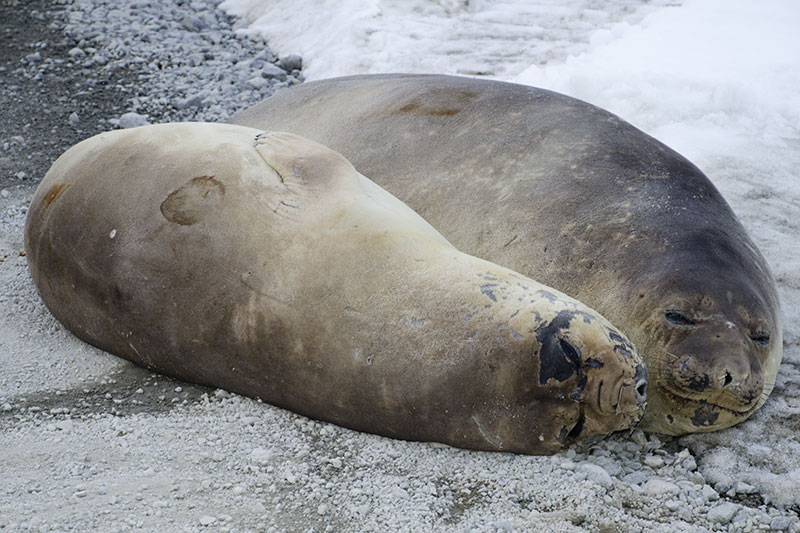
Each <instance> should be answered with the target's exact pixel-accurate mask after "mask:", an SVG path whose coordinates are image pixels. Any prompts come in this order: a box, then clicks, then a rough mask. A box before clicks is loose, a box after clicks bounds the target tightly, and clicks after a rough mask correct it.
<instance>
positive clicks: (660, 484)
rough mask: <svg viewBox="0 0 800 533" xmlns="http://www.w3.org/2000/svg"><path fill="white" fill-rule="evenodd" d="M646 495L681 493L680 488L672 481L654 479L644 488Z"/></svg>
mask: <svg viewBox="0 0 800 533" xmlns="http://www.w3.org/2000/svg"><path fill="white" fill-rule="evenodd" d="M642 489H643V490H644V492H645V494H668V493H675V492H678V491H680V488H679V487H678V485H676V484H675V483H672V482H671V481H666V480H664V479H657V478H653V479H651V480H649V481H648V482H647V483H645V484H644V485H643V486H642Z"/></svg>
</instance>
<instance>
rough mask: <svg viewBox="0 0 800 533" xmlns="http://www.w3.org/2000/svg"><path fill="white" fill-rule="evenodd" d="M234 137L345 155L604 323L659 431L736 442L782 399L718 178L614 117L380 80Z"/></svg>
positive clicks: (753, 275)
mask: <svg viewBox="0 0 800 533" xmlns="http://www.w3.org/2000/svg"><path fill="white" fill-rule="evenodd" d="M233 122H235V123H238V124H244V125H247V126H253V127H258V128H271V129H280V130H285V131H291V132H293V133H297V134H300V135H304V136H306V137H309V138H311V139H314V140H316V141H319V142H321V143H323V144H326V145H328V146H330V147H331V148H333V149H335V150H337V151H339V152H341V153H342V154H343V155H344V156H345V157H347V158H348V159H349V160H350V161H351V162H352V163H353V164H354V165H355V167H356V168H357V169H358V170H359V171H360V172H363V173H364V174H366V175H367V176H369V177H370V178H371V179H373V180H375V182H376V183H378V184H379V185H381V186H383V187H385V188H386V189H387V190H388V191H389V192H391V193H392V194H394V195H395V196H397V197H398V198H399V199H400V200H402V201H404V202H406V203H407V204H408V205H409V206H410V207H411V208H412V209H414V210H415V211H417V212H418V213H419V214H420V215H422V216H423V217H424V218H425V219H426V220H428V221H429V222H430V223H431V224H432V225H433V226H434V227H436V228H437V229H438V230H439V231H441V232H442V233H443V234H444V235H445V236H446V237H447V238H448V239H449V240H450V241H451V242H452V243H453V244H454V245H455V246H456V247H457V248H458V249H460V250H463V251H465V252H467V253H470V254H474V255H477V256H479V257H483V258H485V259H488V260H490V261H493V262H495V263H498V264H501V265H503V266H506V267H508V268H511V269H513V270H516V271H518V272H520V273H522V274H525V275H527V276H530V277H532V278H534V279H537V280H538V281H540V282H543V283H546V284H547V285H552V286H553V287H555V288H557V289H559V290H561V291H563V292H565V293H567V294H569V295H570V296H573V297H575V298H577V299H579V300H580V301H582V302H584V303H586V304H587V305H589V306H591V307H593V308H595V309H597V310H598V311H599V312H600V313H602V314H603V315H604V316H605V317H607V318H608V319H609V320H611V322H612V323H614V324H615V325H616V326H618V327H619V328H620V329H622V330H623V331H624V332H626V333H627V334H628V335H630V338H631V340H633V342H634V344H635V345H636V346H637V347H638V348H639V349H640V350H641V352H642V354H643V355H644V357H645V360H646V361H647V365H648V368H649V371H650V381H651V384H652V386H651V388H650V391H649V400H648V409H647V414H646V415H645V419H644V422H643V427H644V428H645V429H648V430H652V431H659V432H662V433H668V434H681V433H687V432H697V431H710V430H714V429H720V428H724V427H727V426H730V425H732V424H735V423H737V422H740V421H742V420H744V419H746V418H747V417H748V416H750V415H751V414H752V413H753V412H754V411H755V410H756V409H758V407H760V406H761V405H762V404H763V403H764V401H765V400H766V398H767V396H768V395H769V393H770V392H771V391H772V387H773V385H774V382H775V375H776V373H777V370H778V366H779V364H780V360H781V356H782V353H783V345H782V335H781V324H780V310H779V306H778V297H777V291H776V288H775V282H774V280H773V278H772V276H771V275H770V272H769V268H768V267H767V263H766V261H765V260H764V258H763V257H762V256H761V254H760V253H759V251H758V249H757V247H756V246H755V245H754V244H753V242H752V241H751V240H750V238H749V237H748V236H747V234H746V232H745V230H744V228H743V227H742V225H741V223H740V222H739V221H738V220H737V218H736V216H735V215H734V214H733V212H732V211H731V209H730V207H729V206H728V204H727V203H726V202H725V200H724V199H723V198H722V196H720V194H719V192H718V191H717V190H716V189H715V188H714V186H713V185H712V184H711V182H710V181H709V180H708V178H706V176H704V175H703V173H702V172H700V171H699V170H698V169H697V168H696V167H695V166H694V165H692V164H691V163H690V162H689V161H687V160H686V159H684V158H683V157H681V156H680V155H679V154H677V153H675V152H674V151H672V150H670V149H669V148H668V147H666V146H664V145H663V144H661V143H660V142H658V141H657V140H655V139H653V138H652V137H650V136H648V135H646V134H644V133H642V132H641V131H639V130H637V129H636V128H634V127H633V126H631V125H630V124H627V123H626V122H624V121H622V120H620V119H619V118H618V117H616V116H614V115H612V114H610V113H608V112H606V111H603V110H602V109H598V108H597V107H594V106H592V105H589V104H587V103H585V102H582V101H580V100H576V99H574V98H569V97H567V96H564V95H559V94H556V93H553V92H550V91H545V90H542V89H536V88H533V87H527V86H522V85H515V84H511V83H502V82H495V81H488V80H477V79H470V78H460V77H452V76H416V75H380V76H354V77H349V78H340V79H333V80H323V81H319V82H313V83H308V84H303V85H300V86H297V87H295V88H292V89H289V90H286V91H284V92H282V93H279V94H277V95H275V96H274V97H272V98H269V99H267V100H266V101H265V102H263V103H261V104H258V105H256V106H254V107H253V108H251V109H249V110H247V111H245V112H243V113H241V114H240V115H238V116H237V117H234V119H233Z"/></svg>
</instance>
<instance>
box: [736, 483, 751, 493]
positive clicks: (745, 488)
mask: <svg viewBox="0 0 800 533" xmlns="http://www.w3.org/2000/svg"><path fill="white" fill-rule="evenodd" d="M733 488H734V490H735V491H736V493H737V494H752V493H754V492H756V488H755V487H754V486H753V485H751V484H749V483H745V482H744V481H737V482H736V483H734V485H733Z"/></svg>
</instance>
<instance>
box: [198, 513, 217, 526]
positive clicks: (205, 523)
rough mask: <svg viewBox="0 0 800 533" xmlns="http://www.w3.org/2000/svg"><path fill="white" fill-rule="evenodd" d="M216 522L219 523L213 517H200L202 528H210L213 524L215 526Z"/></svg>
mask: <svg viewBox="0 0 800 533" xmlns="http://www.w3.org/2000/svg"><path fill="white" fill-rule="evenodd" d="M216 521H217V519H216V518H215V517H213V516H211V515H203V516H201V517H200V525H201V526H210V525H211V524H213V523H214V522H216Z"/></svg>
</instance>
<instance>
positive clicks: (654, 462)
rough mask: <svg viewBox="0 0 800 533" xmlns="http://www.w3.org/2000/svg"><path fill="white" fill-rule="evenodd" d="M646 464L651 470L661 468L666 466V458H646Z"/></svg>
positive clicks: (653, 456) (655, 456)
mask: <svg viewBox="0 0 800 533" xmlns="http://www.w3.org/2000/svg"><path fill="white" fill-rule="evenodd" d="M644 464H646V465H647V466H649V467H650V468H661V467H662V466H664V458H663V457H661V456H660V455H648V456H646V457H645V458H644Z"/></svg>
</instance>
